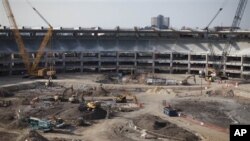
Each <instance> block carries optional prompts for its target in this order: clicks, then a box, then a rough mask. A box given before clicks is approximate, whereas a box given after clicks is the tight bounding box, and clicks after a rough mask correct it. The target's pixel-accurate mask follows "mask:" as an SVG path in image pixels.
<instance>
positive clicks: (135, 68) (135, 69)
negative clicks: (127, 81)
mask: <svg viewBox="0 0 250 141" xmlns="http://www.w3.org/2000/svg"><path fill="white" fill-rule="evenodd" d="M134 54H135V58H134V59H135V61H134V63H135V66H134V72H136V71H137V52H135V53H134Z"/></svg>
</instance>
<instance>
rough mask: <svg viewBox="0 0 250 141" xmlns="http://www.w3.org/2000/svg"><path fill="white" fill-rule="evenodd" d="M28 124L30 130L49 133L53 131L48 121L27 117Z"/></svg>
mask: <svg viewBox="0 0 250 141" xmlns="http://www.w3.org/2000/svg"><path fill="white" fill-rule="evenodd" d="M28 123H29V124H30V126H31V127H32V129H35V130H42V131H43V132H49V131H52V129H53V125H52V123H51V122H50V121H48V120H42V119H39V118H35V117H29V118H28Z"/></svg>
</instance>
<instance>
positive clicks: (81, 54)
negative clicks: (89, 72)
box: [80, 52, 83, 72]
mask: <svg viewBox="0 0 250 141" xmlns="http://www.w3.org/2000/svg"><path fill="white" fill-rule="evenodd" d="M80 62H81V68H80V69H81V72H83V52H80Z"/></svg>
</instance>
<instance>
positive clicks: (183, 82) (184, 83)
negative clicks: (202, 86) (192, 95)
mask: <svg viewBox="0 0 250 141" xmlns="http://www.w3.org/2000/svg"><path fill="white" fill-rule="evenodd" d="M192 77H193V78H194V83H195V84H196V78H195V75H189V76H187V77H186V78H185V79H183V80H181V81H180V82H179V84H180V85H188V84H189V83H188V79H190V78H192Z"/></svg>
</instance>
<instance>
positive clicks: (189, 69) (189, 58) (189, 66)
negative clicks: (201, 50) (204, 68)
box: [188, 53, 191, 74]
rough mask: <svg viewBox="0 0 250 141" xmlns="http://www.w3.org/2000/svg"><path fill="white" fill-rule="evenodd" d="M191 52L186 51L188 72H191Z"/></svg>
mask: <svg viewBox="0 0 250 141" xmlns="http://www.w3.org/2000/svg"><path fill="white" fill-rule="evenodd" d="M190 61H191V53H188V74H190V73H191V62H190Z"/></svg>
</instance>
